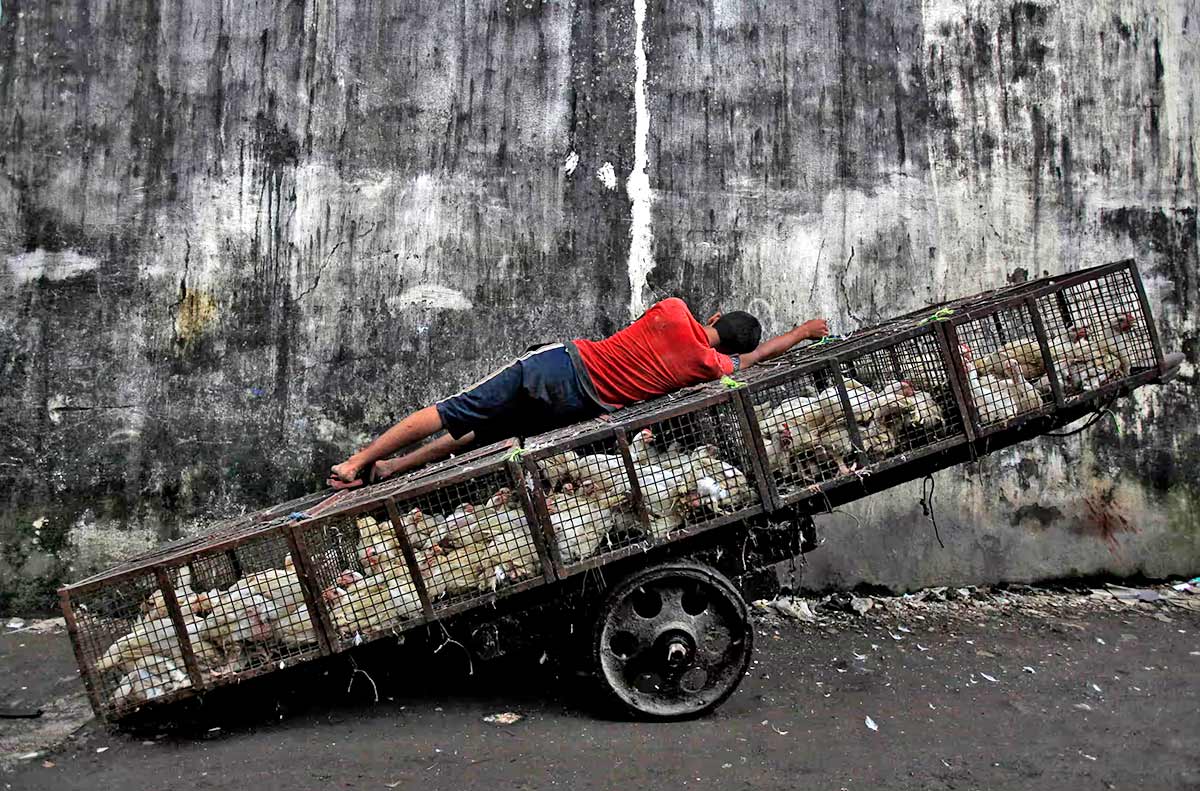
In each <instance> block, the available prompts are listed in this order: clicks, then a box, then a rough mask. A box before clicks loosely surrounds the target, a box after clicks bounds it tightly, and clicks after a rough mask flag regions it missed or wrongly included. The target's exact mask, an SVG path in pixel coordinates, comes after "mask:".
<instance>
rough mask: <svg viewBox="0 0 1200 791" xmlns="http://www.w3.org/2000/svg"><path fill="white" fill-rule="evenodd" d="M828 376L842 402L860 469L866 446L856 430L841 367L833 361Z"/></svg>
mask: <svg viewBox="0 0 1200 791" xmlns="http://www.w3.org/2000/svg"><path fill="white" fill-rule="evenodd" d="M829 376H830V378H831V379H833V385H834V387H836V388H837V391H838V398H840V399H841V401H842V414H843V415H844V416H845V418H846V431H847V433H849V434H850V442H851V444H853V445H854V450H855V454H854V456H855V462H856V464H857V465H858V467H859V468H860V469H861V468H863V467H865V466H867V446H866V445H864V444H863V439H862V432H861V431H859V429H858V416H857V415H855V414H854V407H852V406H851V405H850V395H849V393H847V392H846V380H845V379H844V378H842V367H841V365H840V364H839V363H838V362H837V361H834V362H833V363H831V364H830V365H829Z"/></svg>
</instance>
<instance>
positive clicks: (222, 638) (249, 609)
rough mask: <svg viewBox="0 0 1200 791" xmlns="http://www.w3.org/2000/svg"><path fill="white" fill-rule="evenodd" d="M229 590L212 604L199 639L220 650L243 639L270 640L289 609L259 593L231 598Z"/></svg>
mask: <svg viewBox="0 0 1200 791" xmlns="http://www.w3.org/2000/svg"><path fill="white" fill-rule="evenodd" d="M233 590H234V589H233V588H231V589H230V591H233ZM230 591H226V593H225V594H222V595H221V596H220V598H219V599H218V600H217V602H216V603H215V604H214V605H213V609H212V612H211V613H209V614H208V616H207V617H206V618H205V619H204V621H203V625H202V626H201V627H200V636H201V637H202V638H203V639H205V640H207V641H209V642H211V643H213V644H214V645H216V646H218V647H221V648H225V647H227V646H228V645H229V644H231V643H240V642H242V641H244V640H255V641H261V642H265V641H267V640H270V639H271V638H272V637H273V635H274V623H275V621H277V620H279V618H280V617H282V616H283V615H284V614H285V613H286V612H287V610H286V608H283V607H280V606H279V605H277V604H276V603H275V602H274V601H272V600H271V599H268V598H266V597H265V596H262V595H259V594H257V593H250V592H243V591H237V595H230Z"/></svg>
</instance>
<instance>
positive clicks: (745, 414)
mask: <svg viewBox="0 0 1200 791" xmlns="http://www.w3.org/2000/svg"><path fill="white" fill-rule="evenodd" d="M732 407H733V411H734V412H736V413H737V418H738V423H739V424H740V425H741V427H742V436H743V437H744V438H745V439H746V441H747V443H748V444H749V446H750V451H751V452H750V464H751V466H752V467H753V468H754V478H755V482H756V483H757V484H758V497H759V499H760V500H761V502H762V504H763V508H765V509H767V510H768V511H774V510H775V507H776V505H775V504H776V494H775V481H774V480H773V479H772V478H771V470H770V469H769V468H768V467H767V464H766V459H767V448H766V445H764V444H763V438H762V432H761V431H760V430H759V425H758V419H757V418H756V417H755V415H754V405H753V404H752V403H750V397H749V396H747V395H746V393H745V389H744V388H739V389H737V390H734V391H733V402H732Z"/></svg>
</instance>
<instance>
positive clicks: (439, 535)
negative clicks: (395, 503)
mask: <svg viewBox="0 0 1200 791" xmlns="http://www.w3.org/2000/svg"><path fill="white" fill-rule="evenodd" d="M400 524H401V525H402V526H403V527H404V534H405V535H406V536H408V542H409V544H410V545H411V546H412V548H413V549H429V548H431V547H434V546H437V545H438V544H441V543H442V542H443V541H445V540H446V539H448V538H449V537H450V527H449V520H448V519H446V518H445V517H442V516H438V515H437V514H427V513H425V512H424V511H422V510H421V509H420V508H413V509H412V510H410V511H409V512H408V513H406V514H402V515H401V516H400Z"/></svg>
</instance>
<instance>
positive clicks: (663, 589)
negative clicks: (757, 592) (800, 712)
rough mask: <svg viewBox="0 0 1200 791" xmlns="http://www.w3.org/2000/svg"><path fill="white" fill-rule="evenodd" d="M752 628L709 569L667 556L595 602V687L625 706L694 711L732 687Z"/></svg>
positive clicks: (651, 712)
mask: <svg viewBox="0 0 1200 791" xmlns="http://www.w3.org/2000/svg"><path fill="white" fill-rule="evenodd" d="M753 635H754V629H753V627H752V626H751V624H750V613H749V610H748V609H747V607H746V602H745V601H743V599H742V597H741V594H739V593H738V591H737V589H736V588H735V587H734V586H733V583H731V582H730V581H729V580H728V579H726V578H725V577H724V576H723V575H721V574H720V573H719V572H717V571H716V570H714V569H711V568H708V567H707V566H702V565H700V564H697V563H669V564H664V565H661V566H655V567H653V568H649V569H646V570H644V571H641V572H638V573H636V574H634V575H633V576H631V577H630V578H628V579H626V580H625V581H624V582H622V583H621V584H620V585H618V586H617V587H616V588H614V589H613V590H612V591H611V592H610V593H609V595H608V597H607V598H606V599H605V601H604V604H603V606H602V607H601V609H600V615H599V618H597V621H596V627H595V631H594V634H593V640H592V659H593V662H594V663H595V668H596V673H597V676H598V677H599V680H600V681H601V689H602V692H603V693H604V694H605V695H606V697H607V698H608V699H609V700H610V701H612V702H615V703H617V704H618V705H619V706H620V707H621V708H623V709H624V710H625V711H626V712H629V713H635V714H638V715H641V716H645V717H651V718H654V719H679V718H684V717H696V716H699V715H701V714H705V713H707V712H709V711H712V710H713V709H715V708H716V707H717V706H719V705H721V704H722V703H723V702H724V701H725V699H726V698H728V697H729V696H730V695H732V694H733V691H734V690H735V689H737V685H738V684H739V683H741V680H742V676H743V675H745V673H746V668H747V667H748V666H749V664H750V653H751V650H752V647H753Z"/></svg>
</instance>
